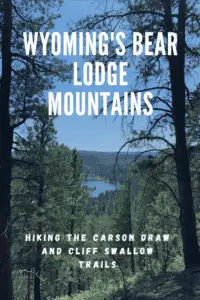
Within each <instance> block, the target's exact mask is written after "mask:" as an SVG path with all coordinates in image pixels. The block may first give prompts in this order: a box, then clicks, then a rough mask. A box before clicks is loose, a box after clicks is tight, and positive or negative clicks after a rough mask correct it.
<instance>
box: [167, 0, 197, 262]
mask: <svg viewBox="0 0 200 300" xmlns="http://www.w3.org/2000/svg"><path fill="white" fill-rule="evenodd" d="M170 5H171V4H170V1H165V14H166V27H167V29H168V31H172V30H173V25H172V21H171V7H170ZM185 13H186V0H179V20H178V56H176V57H171V58H169V64H170V73H171V88H172V107H173V119H174V126H175V135H176V151H175V159H176V170H177V175H178V186H179V195H180V221H181V234H182V241H183V253H184V261H185V267H186V268H188V267H192V266H195V265H198V264H200V252H199V246H198V240H197V233H196V217H195V212H194V202H193V195H192V184H191V175H190V167H189V155H188V149H187V143H186V133H185V101H186V98H185Z"/></svg>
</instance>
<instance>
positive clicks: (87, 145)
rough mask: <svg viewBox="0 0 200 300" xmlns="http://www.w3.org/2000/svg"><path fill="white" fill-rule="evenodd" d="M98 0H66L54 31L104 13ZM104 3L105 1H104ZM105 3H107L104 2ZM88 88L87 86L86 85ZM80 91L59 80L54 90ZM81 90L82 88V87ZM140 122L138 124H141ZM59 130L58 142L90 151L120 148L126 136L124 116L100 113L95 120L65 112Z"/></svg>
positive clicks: (60, 117)
mask: <svg viewBox="0 0 200 300" xmlns="http://www.w3.org/2000/svg"><path fill="white" fill-rule="evenodd" d="M99 3H100V2H98V1H91V0H65V1H64V4H63V6H62V8H61V11H60V12H61V14H62V17H61V19H59V20H58V21H56V27H55V28H54V31H59V32H60V33H62V32H64V31H68V30H69V28H68V26H67V23H68V24H73V23H75V22H77V21H78V20H79V19H80V18H83V17H84V16H87V15H88V14H93V13H95V12H100V10H99V8H103V7H102V6H101V5H100V4H99ZM102 5H103V4H102ZM104 5H105V4H104ZM68 59H69V58H68ZM73 60H74V61H79V62H81V60H82V58H80V57H79V58H77V57H74V58H73ZM126 89H127V88H126ZM84 90H85V88H84ZM101 90H102V87H101V89H99V88H97V87H94V86H92V87H90V88H89V89H88V91H91V92H94V91H101ZM103 90H105V91H108V92H109V91H111V92H112V91H117V92H119V91H123V89H122V87H115V89H113V87H112V88H111V87H109V86H107V85H105V86H103ZM58 91H59V92H63V93H65V92H67V91H72V92H75V91H78V89H77V87H74V86H73V82H72V83H67V82H66V83H59V82H57V83H56V88H55V90H54V92H55V93H56V92H58ZM79 91H81V90H80V89H79ZM140 123H141V122H140V121H139V123H138V126H140ZM55 124H56V129H57V132H58V133H57V135H58V141H59V142H60V143H64V144H65V145H67V146H68V147H69V148H76V149H78V150H90V151H118V150H119V148H120V147H121V146H122V145H123V144H124V142H125V137H124V134H123V131H122V129H121V117H120V116H119V117H117V119H116V118H115V117H111V116H109V115H107V116H99V117H98V118H96V119H94V118H93V117H91V116H87V115H84V116H77V115H76V114H73V115H72V116H66V115H61V116H59V117H58V118H57V119H56V123H55Z"/></svg>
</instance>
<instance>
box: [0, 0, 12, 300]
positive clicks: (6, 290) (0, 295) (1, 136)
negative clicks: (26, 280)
mask: <svg viewBox="0 0 200 300" xmlns="http://www.w3.org/2000/svg"><path fill="white" fill-rule="evenodd" d="M11 34H12V1H11V0H4V1H3V28H2V46H1V47H2V49H1V52H2V77H1V82H0V84H1V88H0V299H5V300H10V299H13V292H12V279H11V257H10V183H11V149H12V129H11V127H10V119H9V99H10V86H11Z"/></svg>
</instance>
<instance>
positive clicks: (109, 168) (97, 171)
mask: <svg viewBox="0 0 200 300" xmlns="http://www.w3.org/2000/svg"><path fill="white" fill-rule="evenodd" d="M78 152H79V154H80V156H81V157H82V159H83V172H84V173H85V174H88V175H89V176H91V177H93V176H100V177H102V178H104V179H106V180H108V181H110V182H119V183H123V179H124V175H125V174H126V171H127V168H128V166H130V164H134V162H135V159H136V158H137V157H139V158H140V159H145V158H147V157H148V154H146V155H141V156H140V153H139V152H129V153H127V152H121V153H120V154H119V156H118V160H117V152H97V151H82V150H79V151H78ZM151 155H152V154H151Z"/></svg>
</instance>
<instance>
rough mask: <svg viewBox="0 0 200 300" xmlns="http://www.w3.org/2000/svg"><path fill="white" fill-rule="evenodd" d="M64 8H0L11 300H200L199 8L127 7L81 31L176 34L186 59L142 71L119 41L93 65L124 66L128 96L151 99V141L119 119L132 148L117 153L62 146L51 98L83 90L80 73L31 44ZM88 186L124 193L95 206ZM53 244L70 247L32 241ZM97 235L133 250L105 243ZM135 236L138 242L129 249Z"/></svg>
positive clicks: (4, 224) (6, 291) (180, 1)
mask: <svg viewBox="0 0 200 300" xmlns="http://www.w3.org/2000/svg"><path fill="white" fill-rule="evenodd" d="M103 2H104V1H103ZM64 3H65V0H56V1H51V0H50V1H46V0H41V1H37V0H31V1H30V0H29V1H28V0H23V1H22V0H3V1H1V3H0V58H1V63H0V67H1V72H0V299H2V300H50V299H52V300H70V299H73V300H112V299H113V300H132V299H136V300H137V299H140V300H141V299H143V300H148V299H149V300H151V299H158V300H162V299H174V300H175V299H199V298H200V276H199V273H200V249H199V242H200V200H199V199H200V173H199V166H200V160H199V157H200V156H199V154H200V146H199V145H200V136H199V125H200V122H199V116H200V115H199V109H200V104H199V99H200V82H199V61H200V49H199V46H200V44H199V32H200V21H199V20H200V10H199V9H200V7H199V3H198V0H190V1H189V0H162V1H161V0H149V1H146V0H130V1H125V0H116V1H115V4H116V6H115V7H109V6H107V5H103V6H102V7H101V8H102V9H100V10H97V12H96V13H94V14H90V15H88V16H86V17H83V18H81V19H80V21H79V22H77V23H75V24H70V26H71V27H73V28H72V30H73V31H76V32H99V31H101V29H102V28H103V30H104V31H106V32H113V31H116V32H117V31H120V30H122V28H123V29H124V30H126V35H128V36H132V32H134V31H135V32H140V33H142V35H143V36H144V35H145V32H147V31H150V32H154V33H155V34H154V35H153V36H152V37H151V38H152V43H153V44H154V45H155V44H156V36H157V33H158V32H161V31H162V32H163V35H164V37H165V38H166V37H167V36H168V33H169V32H176V33H177V53H178V55H169V56H168V55H165V56H162V55H157V56H143V55H142V56H140V57H138V59H137V60H134V59H133V58H132V56H131V55H130V51H131V46H132V45H130V43H129V42H130V41H131V39H130V41H129V42H128V43H127V44H126V45H125V48H126V54H125V56H124V57H123V58H122V57H118V56H117V55H116V54H115V53H116V52H115V50H116V47H117V44H116V41H113V42H112V43H109V47H110V48H111V51H110V52H109V55H107V56H102V57H100V56H98V55H92V56H90V57H87V61H90V62H91V63H93V64H94V63H95V61H99V62H103V63H104V64H108V63H109V62H115V63H117V64H119V63H120V62H121V61H127V62H128V63H129V67H130V70H132V73H133V74H135V75H134V77H133V80H132V85H131V86H130V91H129V95H130V93H131V92H134V93H136V94H137V93H142V92H148V91H150V92H153V93H154V97H153V99H152V101H151V103H152V105H153V110H154V113H153V114H152V115H150V116H145V120H146V123H145V128H144V129H141V128H140V127H136V126H135V121H136V120H135V117H134V116H132V117H131V118H128V119H127V118H126V116H124V117H122V130H123V133H124V134H125V136H126V140H125V142H124V144H123V145H121V147H120V149H119V151H118V152H116V153H110V152H93V151H91V152H88V151H81V149H78V150H77V149H71V148H70V147H68V145H65V144H63V143H61V142H60V141H59V139H58V133H57V131H56V126H55V122H56V118H55V117H54V116H50V115H49V114H48V104H47V101H46V98H45V95H46V92H47V91H49V90H53V89H55V86H56V84H57V83H58V82H70V81H71V80H72V67H71V64H70V63H68V62H67V61H66V60H65V57H64V58H63V57H62V56H56V57H54V56H52V55H51V54H50V51H47V55H45V56H43V55H42V51H43V47H42V43H41V41H38V48H37V51H38V52H37V53H36V55H33V56H32V55H30V56H26V55H25V52H24V51H25V50H24V40H23V32H32V33H36V32H48V31H52V30H54V28H55V26H56V21H57V20H58V19H59V18H60V17H61V16H60V14H59V13H58V12H59V9H60V10H62V5H63V4H64ZM66 21H67V20H66ZM63 30H64V29H63ZM48 47H51V45H50V44H48ZM48 49H49V48H48ZM49 50H50V49H49ZM83 59H85V58H83ZM120 100H121V102H122V103H123V100H124V99H123V97H122V98H121V99H120ZM109 108H110V104H109V103H108V110H109ZM101 113H102V112H101ZM69 130H72V129H69ZM120 134H121V132H119V135H120ZM127 148H128V151H127V152H125V150H126V149H127ZM88 177H93V178H100V179H103V180H105V181H108V182H111V183H115V184H117V185H118V186H119V187H120V188H119V190H116V191H107V192H105V193H101V194H100V195H99V196H98V197H97V198H95V199H93V198H92V197H91V196H90V193H89V189H88V188H86V187H85V185H84V182H86V181H87V178H88ZM46 233H49V234H53V235H55V236H57V235H59V238H58V240H57V239H54V240H53V241H51V240H46V241H44V240H42V239H40V238H39V237H38V239H37V240H35V241H26V240H25V236H26V235H27V234H30V235H34V234H38V235H39V236H43V235H44V234H46ZM66 234H70V235H71V236H73V237H74V238H73V239H70V240H69V239H67V238H66ZM95 234H98V235H99V236H101V235H105V236H109V235H112V236H116V235H119V236H121V237H123V238H121V239H119V240H116V239H113V240H110V241H108V240H107V239H105V240H103V241H102V240H100V239H97V240H94V235H95ZM131 234H134V236H135V239H133V238H132V239H127V238H126V237H127V236H130V235H131ZM166 234H169V236H170V239H169V242H166V241H165V239H164V236H165V235H166ZM79 235H86V237H87V238H86V239H85V240H81V239H79V238H78V237H77V236H79ZM141 235H145V236H149V235H150V237H149V238H147V240H146V238H145V240H144V241H143V240H141V239H140V236H141ZM145 247H146V248H145ZM96 248H97V249H98V251H94V252H93V251H92V250H86V251H81V249H96ZM111 248H112V249H116V251H115V250H113V251H110V250H109V249H111ZM147 248H149V249H150V248H153V253H152V255H148V253H147V252H148V251H147V252H146V253H145V252H144V250H142V249H147ZM44 249H45V251H44ZM69 249H71V250H69ZM72 249H78V250H77V251H74V250H72ZM105 249H108V250H106V251H105ZM122 249H124V250H122ZM61 252H62V253H61ZM122 253H125V255H123V254H122ZM138 253H140V254H138ZM56 254H57V255H56ZM80 262H81V263H80Z"/></svg>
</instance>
